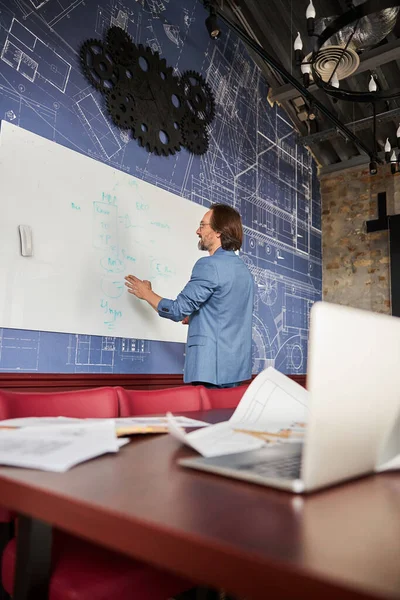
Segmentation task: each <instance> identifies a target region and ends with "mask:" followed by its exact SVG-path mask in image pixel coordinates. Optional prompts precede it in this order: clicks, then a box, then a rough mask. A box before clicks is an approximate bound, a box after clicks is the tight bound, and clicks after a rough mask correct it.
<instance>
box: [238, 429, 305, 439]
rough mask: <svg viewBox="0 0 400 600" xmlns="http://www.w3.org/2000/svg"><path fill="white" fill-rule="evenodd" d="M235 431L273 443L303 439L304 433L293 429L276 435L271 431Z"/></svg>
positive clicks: (283, 430) (284, 430)
mask: <svg viewBox="0 0 400 600" xmlns="http://www.w3.org/2000/svg"><path fill="white" fill-rule="evenodd" d="M233 431H237V432H238V433H248V434H249V435H253V436H255V437H260V438H262V439H266V440H268V439H270V440H271V441H278V440H279V439H289V438H299V439H301V438H303V437H304V432H302V431H293V430H291V429H282V430H281V431H278V432H276V433H272V432H269V431H254V430H252V429H234V430H233Z"/></svg>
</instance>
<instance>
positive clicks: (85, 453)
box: [0, 419, 121, 473]
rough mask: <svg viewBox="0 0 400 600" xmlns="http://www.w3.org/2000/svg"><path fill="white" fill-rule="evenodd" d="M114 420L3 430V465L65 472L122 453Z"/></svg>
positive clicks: (0, 461)
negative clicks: (107, 455) (89, 461)
mask: <svg viewBox="0 0 400 600" xmlns="http://www.w3.org/2000/svg"><path fill="white" fill-rule="evenodd" d="M120 445H121V444H120V443H119V440H118V439H117V437H116V434H115V425H114V422H113V420H112V419H109V420H108V419H107V420H103V421H102V422H100V423H90V424H84V425H83V424H79V425H75V424H74V425H72V424H65V425H61V426H52V427H49V426H44V427H26V428H21V429H1V430H0V464H1V465H8V466H14V467H26V468H31V469H41V470H44V471H56V472H60V473H62V472H64V471H67V470H68V469H70V468H71V467H73V466H75V465H77V464H78V463H81V462H84V461H86V460H89V459H90V458H94V457H96V456H100V455H102V454H106V453H108V452H118V450H119V447H120Z"/></svg>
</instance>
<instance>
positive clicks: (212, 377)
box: [158, 248, 254, 385]
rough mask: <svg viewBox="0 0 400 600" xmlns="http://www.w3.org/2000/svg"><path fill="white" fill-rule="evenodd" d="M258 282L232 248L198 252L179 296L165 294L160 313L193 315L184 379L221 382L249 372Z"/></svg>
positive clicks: (247, 375)
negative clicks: (203, 255) (208, 254)
mask: <svg viewBox="0 0 400 600" xmlns="http://www.w3.org/2000/svg"><path fill="white" fill-rule="evenodd" d="M253 301H254V282H253V278H252V276H251V274H250V271H249V269H248V268H247V266H246V265H245V264H244V262H243V261H242V259H241V258H239V257H238V256H237V255H236V254H235V253H234V252H233V251H228V250H223V249H222V248H218V250H216V252H215V253H214V254H213V255H212V256H206V257H204V258H200V260H198V261H197V262H196V264H195V265H194V268H193V271H192V275H191V278H190V281H189V282H188V283H187V284H186V285H185V287H184V289H183V290H182V292H181V293H180V294H179V296H178V297H177V299H176V300H170V299H167V298H162V299H161V300H160V302H159V304H158V313H159V315H160V316H161V317H165V318H167V319H172V320H173V321H181V320H182V319H183V318H184V317H186V316H188V315H189V331H188V339H187V344H186V359H185V370H184V381H185V382H186V383H188V382H191V381H202V382H208V383H214V384H216V385H221V384H224V383H236V382H240V381H244V380H245V379H249V378H250V377H251V365H252V362H251V326H252V315H253Z"/></svg>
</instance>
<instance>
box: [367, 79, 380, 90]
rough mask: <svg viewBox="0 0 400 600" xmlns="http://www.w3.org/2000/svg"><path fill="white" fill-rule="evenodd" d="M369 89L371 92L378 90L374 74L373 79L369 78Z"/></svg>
mask: <svg viewBox="0 0 400 600" xmlns="http://www.w3.org/2000/svg"><path fill="white" fill-rule="evenodd" d="M368 89H369V91H370V92H376V90H377V89H378V86H377V85H376V81H375V79H374V76H373V75H371V79H370V80H369V84H368Z"/></svg>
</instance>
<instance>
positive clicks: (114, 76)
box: [80, 39, 118, 93]
mask: <svg viewBox="0 0 400 600" xmlns="http://www.w3.org/2000/svg"><path fill="white" fill-rule="evenodd" d="M80 58H81V65H82V69H83V72H84V74H85V76H86V77H87V79H88V80H89V81H90V83H91V84H92V85H93V86H94V87H95V88H96V89H97V90H100V91H101V92H103V93H104V92H107V91H108V90H110V89H112V88H114V87H115V86H116V84H117V83H118V69H117V66H116V64H115V63H114V61H113V59H112V57H111V56H110V55H109V54H108V52H107V50H106V48H105V47H104V45H103V43H102V42H100V41H99V40H93V39H92V40H87V41H86V42H84V43H83V44H82V46H81V49H80Z"/></svg>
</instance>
